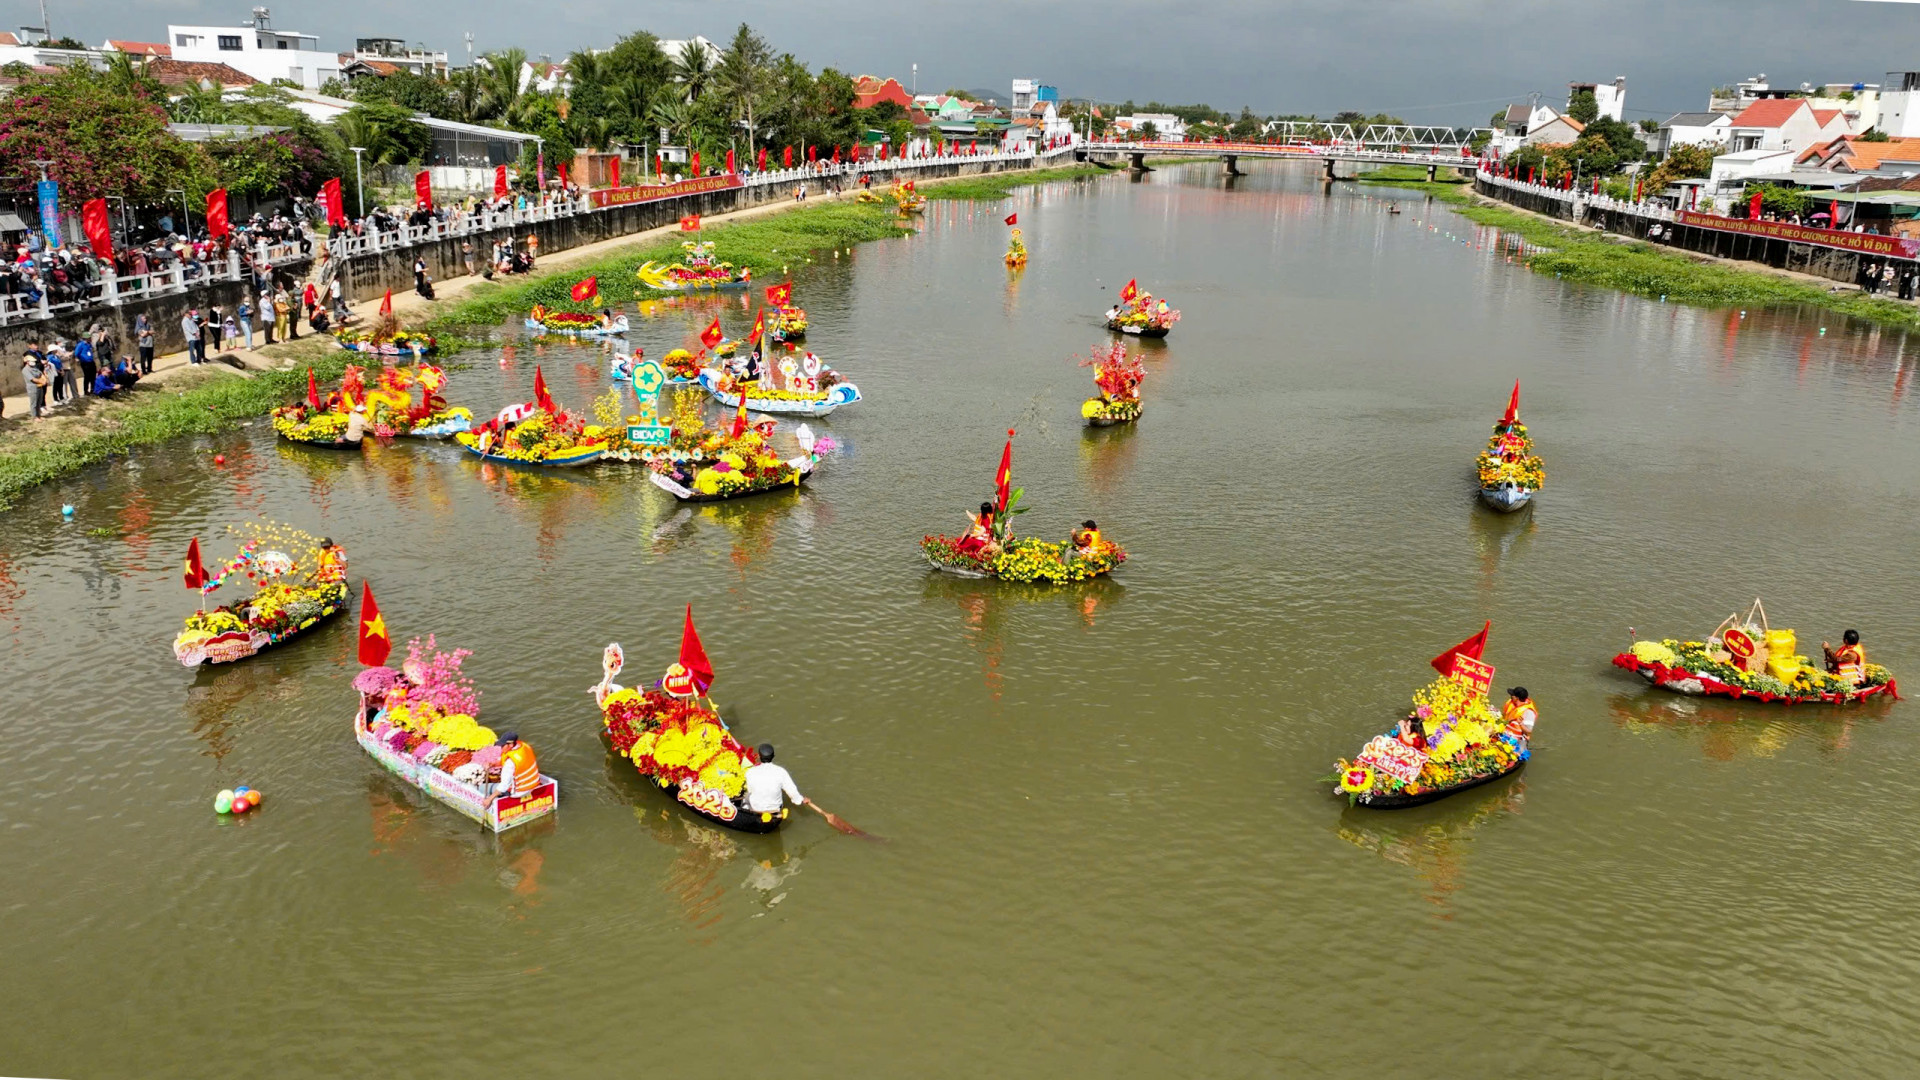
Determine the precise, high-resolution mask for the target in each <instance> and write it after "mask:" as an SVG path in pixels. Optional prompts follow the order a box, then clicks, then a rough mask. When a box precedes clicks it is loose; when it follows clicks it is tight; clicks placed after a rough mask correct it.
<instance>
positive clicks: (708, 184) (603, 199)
mask: <svg viewBox="0 0 1920 1080" xmlns="http://www.w3.org/2000/svg"><path fill="white" fill-rule="evenodd" d="M746 186H747V182H746V181H745V180H742V179H740V177H739V175H738V174H736V173H726V174H723V175H720V176H702V177H700V178H698V179H694V180H682V181H680V182H679V183H677V184H648V185H645V186H642V187H626V188H606V189H604V190H601V191H589V192H587V198H588V199H589V200H591V201H592V203H593V205H594V207H596V208H601V207H608V206H630V205H632V204H634V203H645V202H655V201H658V200H660V199H671V198H674V197H675V196H679V195H703V194H705V193H707V192H709V191H726V190H728V189H730V188H738V187H746Z"/></svg>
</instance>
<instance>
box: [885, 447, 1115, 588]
mask: <svg viewBox="0 0 1920 1080" xmlns="http://www.w3.org/2000/svg"><path fill="white" fill-rule="evenodd" d="M1012 478H1013V432H1012V431H1008V432H1007V448H1006V450H1005V451H1004V452H1003V453H1002V454H1001V456H1000V469H999V472H998V473H997V474H996V475H995V477H994V487H995V501H994V502H991V503H982V504H981V506H980V512H979V513H978V514H968V515H967V518H968V521H969V522H970V523H971V524H970V525H969V527H968V529H967V531H966V533H965V534H963V535H961V536H932V535H929V536H923V537H921V539H920V554H921V555H922V556H923V557H925V558H926V560H927V562H928V564H930V565H931V566H932V567H933V568H934V569H935V570H939V571H941V572H942V573H947V574H953V575H956V576H958V577H970V578H999V579H1001V580H1003V581H1018V582H1023V583H1034V582H1040V583H1045V584H1051V585H1064V584H1068V583H1071V582H1076V581H1087V580H1089V579H1092V578H1096V577H1101V576H1104V575H1106V574H1110V573H1112V572H1113V571H1114V570H1116V569H1118V568H1119V566H1120V564H1121V563H1124V562H1126V561H1127V553H1126V552H1125V551H1124V550H1122V549H1121V547H1120V545H1119V544H1116V543H1114V542H1112V541H1110V540H1107V539H1105V538H1104V537H1102V536H1101V535H1100V529H1099V526H1097V525H1095V524H1094V523H1093V522H1091V521H1087V522H1083V523H1082V524H1081V527H1080V528H1078V529H1075V530H1074V531H1073V534H1072V537H1071V539H1070V540H1069V541H1068V542H1067V543H1064V544H1056V543H1053V542H1050V541H1047V540H1041V539H1039V538H1038V537H1032V536H1015V535H1013V528H1012V525H1011V524H1010V522H1011V521H1012V520H1013V518H1014V517H1015V516H1016V515H1018V514H1024V513H1026V512H1027V508H1026V507H1022V506H1021V505H1020V500H1021V498H1022V497H1023V496H1024V495H1025V494H1026V489H1025V488H1010V487H1009V485H1010V484H1011V483H1012Z"/></svg>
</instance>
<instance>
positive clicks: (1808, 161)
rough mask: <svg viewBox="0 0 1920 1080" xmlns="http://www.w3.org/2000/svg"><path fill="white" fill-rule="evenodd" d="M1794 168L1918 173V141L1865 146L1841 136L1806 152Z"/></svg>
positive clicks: (1904, 140) (1919, 167)
mask: <svg viewBox="0 0 1920 1080" xmlns="http://www.w3.org/2000/svg"><path fill="white" fill-rule="evenodd" d="M1795 164H1797V165H1799V166H1800V167H1801V168H1807V169H1827V170H1829V171H1832V172H1850V173H1865V172H1894V173H1908V174H1910V173H1915V172H1920V138H1907V139H1887V140H1886V141H1885V142H1867V141H1864V140H1862V139H1860V138H1859V137H1857V136H1853V135H1843V136H1841V137H1840V138H1838V139H1835V140H1833V141H1832V142H1829V143H1826V144H1824V145H1821V146H1815V147H1812V148H1811V149H1809V150H1807V151H1806V152H1805V153H1803V154H1801V155H1800V157H1799V158H1798V160H1797V161H1796V162H1795Z"/></svg>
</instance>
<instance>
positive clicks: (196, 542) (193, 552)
mask: <svg viewBox="0 0 1920 1080" xmlns="http://www.w3.org/2000/svg"><path fill="white" fill-rule="evenodd" d="M185 570H186V579H187V588H189V589H198V588H201V587H202V586H204V585H206V583H207V568H206V566H205V565H204V564H202V563H201V562H200V538H199V537H197V536H196V537H194V538H193V539H192V540H190V541H188V542H187V562H186V567H185Z"/></svg>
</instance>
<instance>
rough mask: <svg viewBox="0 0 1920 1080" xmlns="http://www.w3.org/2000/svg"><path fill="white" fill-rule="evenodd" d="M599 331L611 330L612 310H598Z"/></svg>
mask: <svg viewBox="0 0 1920 1080" xmlns="http://www.w3.org/2000/svg"><path fill="white" fill-rule="evenodd" d="M600 329H602V330H611V329H613V309H612V308H604V307H603V308H601V309H600Z"/></svg>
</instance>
